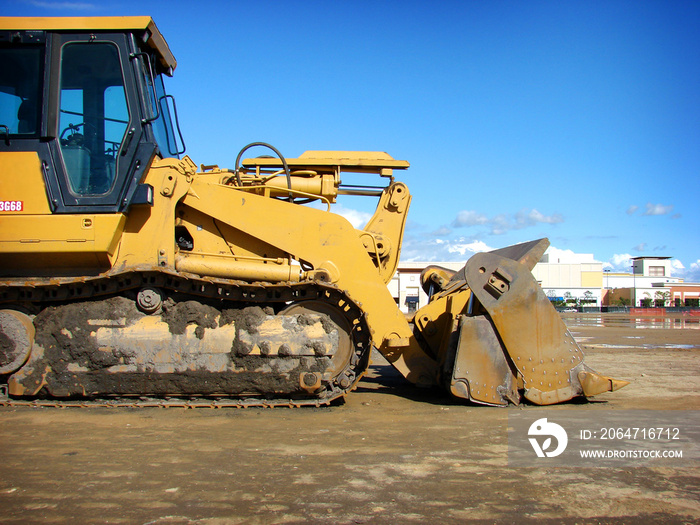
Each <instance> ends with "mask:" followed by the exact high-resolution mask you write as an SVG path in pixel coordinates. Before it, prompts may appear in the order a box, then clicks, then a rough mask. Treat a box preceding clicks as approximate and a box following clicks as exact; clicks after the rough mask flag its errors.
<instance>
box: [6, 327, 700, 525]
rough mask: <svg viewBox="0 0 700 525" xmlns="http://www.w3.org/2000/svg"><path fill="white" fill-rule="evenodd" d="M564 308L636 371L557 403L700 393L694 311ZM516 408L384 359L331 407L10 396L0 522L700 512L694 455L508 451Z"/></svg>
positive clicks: (585, 338) (671, 399)
mask: <svg viewBox="0 0 700 525" xmlns="http://www.w3.org/2000/svg"><path fill="white" fill-rule="evenodd" d="M566 320H567V323H568V324H569V326H570V328H571V331H572V333H573V334H574V336H575V337H576V338H577V340H579V342H580V344H581V345H582V347H583V349H584V351H585V353H586V357H587V358H586V362H587V363H588V364H589V365H590V366H591V367H593V368H595V369H596V370H598V371H599V372H602V373H605V374H608V375H611V376H614V377H617V378H620V379H626V380H629V381H631V382H632V384H631V385H630V386H628V387H627V388H625V389H623V390H621V391H619V392H616V393H608V394H603V395H600V396H598V397H596V398H595V399H594V400H593V401H592V402H587V403H575V404H568V405H563V406H558V408H557V409H562V410H579V411H581V413H582V414H583V413H584V412H585V413H588V412H589V411H607V410H624V409H655V410H669V411H671V410H694V411H697V410H700V373H699V372H700V330H699V329H698V324H697V323H695V322H694V321H688V322H687V323H685V320H684V319H683V318H680V319H679V321H683V322H682V323H681V322H677V321H676V320H675V319H673V318H671V319H670V321H669V320H659V321H658V322H654V321H652V320H647V321H645V322H641V323H639V324H630V323H629V322H628V318H626V317H623V316H605V317H600V316H597V317H596V316H570V317H568V318H567V319H566ZM518 410H530V411H537V410H541V408H539V407H533V406H525V407H524V408H523V407H520V408H519V407H510V408H507V409H501V408H488V407H477V406H467V405H461V404H458V403H454V402H452V401H450V400H449V399H448V398H446V397H444V396H443V395H442V394H440V393H439V392H435V391H425V390H418V389H416V388H414V387H412V386H411V385H409V384H407V383H406V382H404V380H403V379H402V378H401V377H399V376H398V375H397V374H396V373H395V372H394V371H393V369H392V368H390V367H389V366H387V365H386V364H383V363H381V362H379V363H377V364H375V365H374V366H373V368H372V370H371V373H370V374H368V376H367V377H366V378H365V379H363V381H362V382H361V383H360V385H359V388H358V389H357V390H356V391H355V392H353V393H352V394H351V395H349V396H348V398H347V400H346V402H345V403H344V404H342V405H341V406H337V407H330V408H321V409H221V410H214V409H197V410H185V409H158V408H152V409H107V408H91V409H64V410H61V409H37V408H27V407H5V408H0V421H1V423H0V522H2V523H23V524H24V523H39V522H40V523H76V522H77V523H135V524H207V525H218V524H228V523H243V524H257V523H260V524H268V523H349V524H353V523H387V524H394V523H463V522H467V521H468V522H477V523H479V522H483V523H523V522H532V523H535V522H537V523H546V522H549V523H572V524H573V523H636V522H638V523H647V522H656V523H700V469H699V468H698V467H700V464H699V463H698V462H697V461H687V462H684V463H683V465H682V466H672V467H668V466H666V467H648V466H639V467H637V466H630V467H625V468H610V467H602V468H601V467H560V468H535V467H530V468H514V467H509V466H508V462H507V451H508V435H507V430H508V417H509V414H511V413H513V411H518ZM548 410H550V409H548ZM697 413H700V412H696V414H697Z"/></svg>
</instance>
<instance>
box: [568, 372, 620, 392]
mask: <svg viewBox="0 0 700 525" xmlns="http://www.w3.org/2000/svg"><path fill="white" fill-rule="evenodd" d="M578 380H579V382H580V383H581V389H582V390H583V394H584V395H585V396H595V395H596V394H602V393H603V392H614V391H616V390H620V389H621V388H623V387H625V386H627V385H629V384H630V383H629V381H622V380H620V379H613V378H611V377H607V376H604V375H600V374H598V373H596V372H593V371H592V370H582V371H581V372H579V373H578Z"/></svg>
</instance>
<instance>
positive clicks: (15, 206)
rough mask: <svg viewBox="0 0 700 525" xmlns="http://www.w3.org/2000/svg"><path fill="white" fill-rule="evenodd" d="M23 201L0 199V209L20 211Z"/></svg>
mask: <svg viewBox="0 0 700 525" xmlns="http://www.w3.org/2000/svg"><path fill="white" fill-rule="evenodd" d="M23 209H24V201H0V211H22V210H23Z"/></svg>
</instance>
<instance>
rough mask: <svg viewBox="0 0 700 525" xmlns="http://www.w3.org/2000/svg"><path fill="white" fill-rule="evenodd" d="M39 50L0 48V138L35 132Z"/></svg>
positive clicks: (39, 65) (38, 90) (40, 71)
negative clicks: (5, 135)
mask: <svg viewBox="0 0 700 525" xmlns="http://www.w3.org/2000/svg"><path fill="white" fill-rule="evenodd" d="M42 60H43V50H42V49H41V48H39V47H24V48H13V47H3V48H0V136H2V135H4V134H5V133H7V134H8V135H18V136H22V135H25V136H35V135H37V134H38V132H39V115H40V108H41V79H42Z"/></svg>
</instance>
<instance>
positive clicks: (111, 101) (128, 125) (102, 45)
mask: <svg viewBox="0 0 700 525" xmlns="http://www.w3.org/2000/svg"><path fill="white" fill-rule="evenodd" d="M52 47H53V53H52V67H51V70H52V79H51V82H50V84H51V86H52V96H50V97H49V106H50V107H49V122H48V127H49V128H53V129H54V130H55V131H54V133H52V135H54V136H55V139H54V140H52V141H51V143H50V151H51V155H52V158H53V163H52V164H53V166H54V169H55V177H50V176H49V177H47V182H48V183H49V186H53V188H50V189H51V190H52V191H51V193H55V194H56V195H57V196H60V197H59V198H58V199H56V200H57V201H58V202H57V204H58V206H57V207H56V209H55V210H54V211H55V212H57V213H76V212H91V213H100V212H102V213H104V212H117V211H120V210H121V209H123V205H124V204H126V194H127V190H128V189H129V187H130V186H134V183H135V182H136V183H137V182H138V179H140V175H141V174H142V173H141V170H142V169H144V168H145V167H146V165H147V164H148V163H149V162H150V160H151V158H152V155H153V148H154V146H153V144H143V145H141V151H139V145H140V144H141V142H142V140H141V138H142V137H141V135H142V133H143V126H142V123H141V117H140V108H139V98H138V96H137V88H136V85H135V81H134V76H135V75H134V65H133V64H132V60H133V58H132V54H131V52H130V49H129V43H128V40H127V37H126V35H124V34H80V35H63V34H58V35H54V41H53V44H52ZM146 150H150V152H147V151H146Z"/></svg>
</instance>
